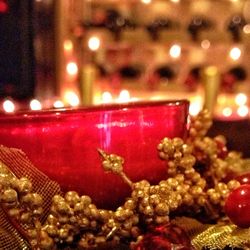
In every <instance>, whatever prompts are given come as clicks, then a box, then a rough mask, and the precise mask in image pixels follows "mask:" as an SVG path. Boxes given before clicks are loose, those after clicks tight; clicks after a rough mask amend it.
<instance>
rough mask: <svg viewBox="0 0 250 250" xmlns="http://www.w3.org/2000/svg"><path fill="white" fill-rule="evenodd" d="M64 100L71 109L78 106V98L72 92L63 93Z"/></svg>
mask: <svg viewBox="0 0 250 250" xmlns="http://www.w3.org/2000/svg"><path fill="white" fill-rule="evenodd" d="M65 100H66V102H67V103H68V104H69V105H70V106H72V107H77V106H78V105H79V104H80V100H79V97H78V96H77V94H76V93H75V92H73V91H67V92H66V93H65Z"/></svg>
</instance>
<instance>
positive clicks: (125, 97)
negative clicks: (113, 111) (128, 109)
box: [117, 89, 130, 102]
mask: <svg viewBox="0 0 250 250" xmlns="http://www.w3.org/2000/svg"><path fill="white" fill-rule="evenodd" d="M117 101H118V102H129V101H130V93H129V91H128V90H125V89H124V90H122V91H121V92H120V94H119V97H118V100H117Z"/></svg>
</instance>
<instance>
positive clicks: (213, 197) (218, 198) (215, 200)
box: [209, 192, 221, 204]
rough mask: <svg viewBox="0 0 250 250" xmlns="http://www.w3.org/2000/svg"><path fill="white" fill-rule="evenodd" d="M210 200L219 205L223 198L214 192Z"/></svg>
mask: <svg viewBox="0 0 250 250" xmlns="http://www.w3.org/2000/svg"><path fill="white" fill-rule="evenodd" d="M209 198H210V200H211V202H212V203H213V204H218V203H219V202H220V198H221V196H220V194H219V193H216V192H214V193H212V194H211V195H209Z"/></svg>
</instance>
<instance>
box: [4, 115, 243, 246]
mask: <svg viewBox="0 0 250 250" xmlns="http://www.w3.org/2000/svg"><path fill="white" fill-rule="evenodd" d="M211 124H212V120H211V117H210V114H209V113H208V112H207V111H206V110H203V111H202V112H200V113H199V114H198V115H197V117H191V118H190V123H189V126H190V127H189V136H188V137H187V138H186V139H185V140H183V139H181V138H173V139H170V138H164V139H163V140H162V141H161V142H160V143H159V145H158V147H157V150H158V152H159V157H160V158H161V159H162V160H164V161H165V162H166V171H167V172H168V178H167V179H166V180H162V181H160V182H159V183H158V184H157V185H151V184H150V183H149V182H148V181H147V180H142V181H139V182H136V183H133V182H132V181H131V180H130V179H129V178H128V176H127V175H126V174H125V173H124V172H123V163H124V159H123V158H122V157H120V156H118V155H115V154H107V153H106V152H104V151H103V150H100V149H99V150H98V152H99V154H100V156H101V157H102V160H103V161H102V166H103V168H104V170H105V171H111V172H113V173H114V174H117V175H119V176H120V177H121V178H122V179H123V180H124V181H125V182H126V183H127V184H128V185H129V186H130V187H131V196H130V197H128V198H127V199H126V200H125V202H124V204H123V205H122V206H120V207H118V208H117V209H116V210H115V211H112V210H104V209H98V208H97V207H96V206H95V204H93V203H92V201H91V198H90V197H88V196H85V195H83V196H80V195H79V194H78V193H76V192H74V191H71V192H67V193H66V194H65V195H64V196H61V195H56V196H54V198H53V200H52V205H51V209H50V214H49V215H48V216H47V219H46V221H45V223H43V224H42V223H41V222H40V221H39V216H40V215H41V214H42V199H41V196H39V195H38V194H36V193H32V185H31V183H30V182H29V180H28V179H27V178H21V179H17V178H15V176H13V175H12V173H10V172H9V171H8V169H7V168H6V167H4V166H1V175H0V187H1V188H0V190H1V192H0V201H1V204H3V207H4V208H6V210H7V211H8V214H9V216H11V217H12V218H15V219H16V220H18V221H19V222H21V223H24V224H26V225H27V226H26V229H27V233H26V235H27V238H28V240H29V242H30V243H31V245H32V246H33V247H34V248H37V249H48V250H49V249H56V248H57V247H60V246H73V247H76V248H77V249H86V248H89V247H96V246H99V245H100V244H103V243H105V242H107V241H110V242H113V243H118V242H120V241H125V242H131V241H136V240H137V239H138V237H140V235H141V234H142V233H143V230H144V229H145V228H146V227H147V226H149V225H157V224H163V223H166V222H169V221H170V220H171V216H173V214H174V213H182V212H184V211H185V212H189V213H192V215H193V216H196V215H197V214H199V213H205V215H206V216H207V217H209V218H211V219H216V218H219V216H220V213H221V211H223V209H222V208H223V206H224V202H225V198H226V197H227V196H228V194H229V192H230V191H231V190H233V189H235V188H236V187H238V186H239V182H237V181H236V180H229V181H227V180H226V178H227V175H228V174H229V173H230V172H232V171H233V169H237V168H240V167H241V165H242V164H243V160H242V158H241V155H239V154H238V153H236V152H228V151H227V148H226V140H225V138H224V137H222V136H217V137H215V138H211V137H208V136H206V134H207V131H208V129H209V128H210V126H211ZM203 215H204V214H203Z"/></svg>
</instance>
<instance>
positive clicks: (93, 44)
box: [88, 36, 101, 51]
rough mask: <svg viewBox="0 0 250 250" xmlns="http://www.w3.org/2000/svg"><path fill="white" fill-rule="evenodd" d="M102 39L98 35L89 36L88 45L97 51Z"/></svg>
mask: <svg viewBox="0 0 250 250" xmlns="http://www.w3.org/2000/svg"><path fill="white" fill-rule="evenodd" d="M100 43H101V42H100V39H99V38H98V37H96V36H92V37H90V38H89V41H88V47H89V49H90V50H92V51H96V50H98V49H99V48H100Z"/></svg>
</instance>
